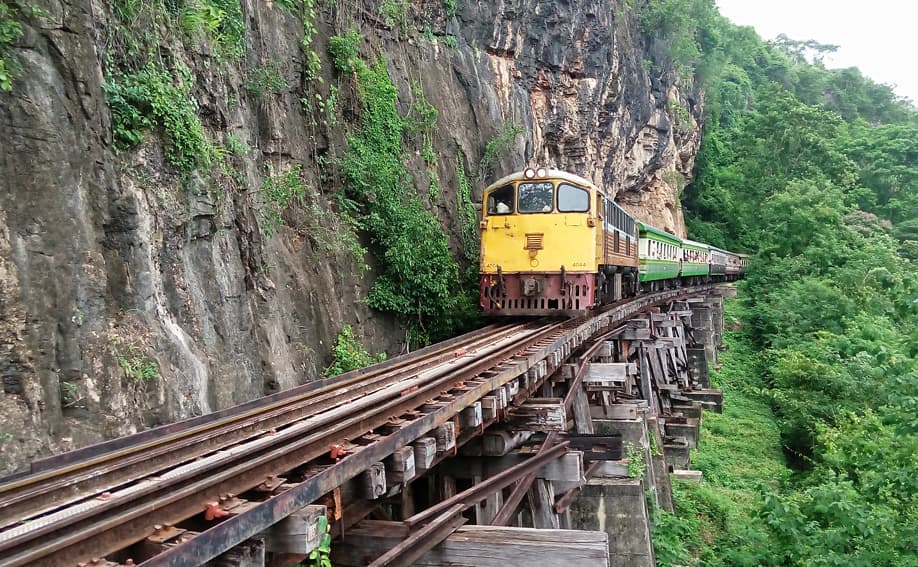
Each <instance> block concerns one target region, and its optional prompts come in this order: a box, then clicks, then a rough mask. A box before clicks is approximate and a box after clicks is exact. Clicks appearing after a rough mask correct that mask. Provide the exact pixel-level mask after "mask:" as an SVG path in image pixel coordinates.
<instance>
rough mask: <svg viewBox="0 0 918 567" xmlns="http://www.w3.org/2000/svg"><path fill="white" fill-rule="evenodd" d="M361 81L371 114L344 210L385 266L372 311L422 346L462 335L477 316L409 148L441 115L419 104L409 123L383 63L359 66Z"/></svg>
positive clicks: (347, 161)
mask: <svg viewBox="0 0 918 567" xmlns="http://www.w3.org/2000/svg"><path fill="white" fill-rule="evenodd" d="M356 76H357V83H358V91H359V93H360V96H361V100H362V104H363V112H362V116H361V126H360V129H359V130H357V131H355V132H352V133H351V134H349V135H348V137H347V141H348V150H347V154H346V155H345V156H344V158H343V159H342V161H341V167H342V172H343V174H344V177H345V181H346V188H345V193H344V195H343V196H342V206H343V208H344V210H347V211H353V213H354V215H355V217H356V218H358V219H359V221H360V223H361V226H362V228H363V229H365V230H366V232H367V233H368V235H369V236H370V239H371V242H372V244H373V250H374V252H375V253H376V255H377V256H378V257H379V259H380V265H381V266H382V271H381V273H380V274H379V275H378V276H377V278H376V280H375V281H374V283H373V288H372V290H371V291H370V294H369V297H368V304H369V305H370V306H371V307H373V308H375V309H380V310H383V311H389V312H392V313H395V314H398V315H399V316H401V317H402V318H403V319H404V320H405V321H406V322H407V323H408V324H409V325H410V328H411V329H412V334H413V335H414V336H415V337H416V339H417V340H418V341H420V342H427V341H429V340H433V339H437V338H440V337H443V336H446V335H448V334H449V333H450V332H453V331H455V330H456V329H458V328H462V327H463V326H464V325H466V324H468V321H469V320H470V317H472V316H473V315H474V309H473V305H474V304H473V303H472V302H471V301H470V300H469V299H470V298H469V297H468V295H467V293H465V292H464V291H463V290H462V289H461V288H460V285H459V280H460V278H459V266H458V264H457V263H456V261H455V260H454V259H453V257H452V255H451V253H450V250H449V244H448V241H447V238H446V235H445V234H444V233H443V230H442V228H441V226H440V223H439V222H438V221H437V219H436V217H435V216H434V215H433V214H432V213H430V212H429V211H427V210H425V208H424V206H423V204H422V202H421V200H420V198H419V196H418V194H417V191H416V189H415V186H414V181H413V179H412V177H411V174H410V173H409V172H408V170H407V169H406V166H405V163H406V160H407V153H408V152H407V149H406V147H405V146H406V144H407V143H408V142H411V141H412V140H415V141H416V140H417V138H418V134H419V133H423V130H424V129H425V128H426V127H427V125H431V124H433V122H432V121H431V116H433V117H435V116H436V114H435V112H431V111H430V109H428V108H427V107H425V106H423V105H421V104H420V103H418V98H417V97H416V98H415V101H416V104H415V105H413V108H412V111H411V112H410V113H409V116H408V117H402V116H401V115H400V114H399V113H398V109H397V101H398V91H397V90H396V88H395V85H393V84H392V81H391V79H390V78H389V74H388V72H387V71H386V63H385V61H383V60H382V59H379V60H376V61H375V62H374V63H373V64H372V65H367V64H366V63H364V62H363V61H362V60H361V61H358V62H356ZM418 243H424V246H418Z"/></svg>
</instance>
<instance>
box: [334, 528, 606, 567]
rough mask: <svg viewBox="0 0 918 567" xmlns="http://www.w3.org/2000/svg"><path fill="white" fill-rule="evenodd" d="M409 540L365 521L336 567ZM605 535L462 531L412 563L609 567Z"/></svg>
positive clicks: (351, 534) (353, 566)
mask: <svg viewBox="0 0 918 567" xmlns="http://www.w3.org/2000/svg"><path fill="white" fill-rule="evenodd" d="M406 537H408V530H407V528H405V527H404V526H403V525H402V524H401V523H400V522H377V521H370V520H367V521H364V522H361V523H360V524H358V525H357V526H355V527H354V528H353V529H351V530H350V531H348V533H347V534H345V537H344V540H343V541H342V542H341V545H332V563H333V564H334V565H335V567H357V566H359V567H363V566H365V565H367V564H368V563H370V561H372V559H373V558H375V557H378V556H380V555H382V554H383V553H384V552H385V551H387V550H389V549H391V548H392V547H394V546H395V545H396V544H397V543H398V542H400V541H403V540H404V539H405V538H406ZM609 564H610V563H609V540H608V535H607V534H606V533H605V532H599V531H581V530H539V529H533V528H506V527H498V526H463V527H461V528H459V529H458V530H456V531H455V532H454V533H453V534H452V535H450V536H449V537H447V538H446V539H445V540H444V541H442V542H440V543H439V544H437V545H436V546H435V547H434V548H433V549H432V550H430V551H429V552H428V553H426V554H424V555H423V556H421V557H420V558H418V559H416V560H415V561H414V563H413V565H416V566H418V567H445V566H451V567H452V566H475V567H509V566H514V565H564V566H572V567H608V566H609Z"/></svg>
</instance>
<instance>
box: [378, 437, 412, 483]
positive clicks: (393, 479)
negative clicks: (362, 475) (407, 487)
mask: <svg viewBox="0 0 918 567" xmlns="http://www.w3.org/2000/svg"><path fill="white" fill-rule="evenodd" d="M385 462H386V481H387V482H388V483H390V484H394V483H398V484H405V483H407V482H408V481H409V480H411V479H413V478H414V476H415V465H414V447H412V446H411V445H408V446H406V447H402V448H401V449H398V450H397V451H395V452H394V453H392V456H390V457H389V458H388V459H386V461H385Z"/></svg>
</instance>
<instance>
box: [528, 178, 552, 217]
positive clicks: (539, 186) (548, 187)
mask: <svg viewBox="0 0 918 567" xmlns="http://www.w3.org/2000/svg"><path fill="white" fill-rule="evenodd" d="M553 197H554V187H553V186H552V184H551V183H549V182H543V183H520V194H519V198H520V212H521V213H549V212H551V209H552V201H553V200H554V199H553Z"/></svg>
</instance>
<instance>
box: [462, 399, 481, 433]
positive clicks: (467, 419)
mask: <svg viewBox="0 0 918 567" xmlns="http://www.w3.org/2000/svg"><path fill="white" fill-rule="evenodd" d="M482 421H483V418H482V405H481V401H477V402H475V403H474V404H472V405H470V406H469V407H467V408H465V409H464V410H462V412H461V413H460V414H459V423H460V424H461V425H462V427H464V428H465V427H468V428H475V427H479V426H480V425H481V424H482Z"/></svg>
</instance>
